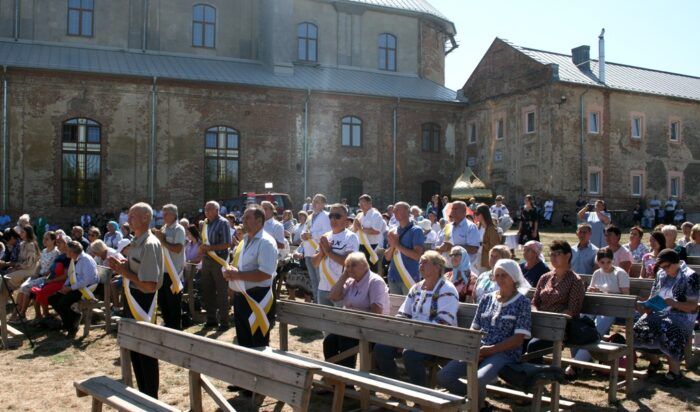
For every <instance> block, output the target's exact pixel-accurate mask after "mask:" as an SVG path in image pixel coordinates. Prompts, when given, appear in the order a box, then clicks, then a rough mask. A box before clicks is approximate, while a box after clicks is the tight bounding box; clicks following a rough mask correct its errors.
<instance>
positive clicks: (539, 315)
mask: <svg viewBox="0 0 700 412" xmlns="http://www.w3.org/2000/svg"><path fill="white" fill-rule="evenodd" d="M405 298H406V297H405V296H402V295H389V299H390V313H391V314H393V315H395V314H396V313H397V312H398V310H399V308H400V307H401V304H402V303H403V301H404V299H405ZM477 308H478V305H475V304H472V303H460V304H459V309H458V311H457V324H458V326H459V327H461V328H470V327H471V324H472V321H473V320H474V316H476V310H477ZM567 318H568V317H567V316H565V315H560V314H557V313H550V312H533V313H532V330H531V331H530V333H531V334H532V337H533V338H539V339H544V340H549V341H552V342H553V343H554V344H553V347H552V349H550V350H547V351H545V353H549V352H552V353H553V359H554V360H553V361H552V365H553V366H560V364H559V361H560V360H561V352H562V347H563V341H564V335H565V333H566V320H567ZM532 358H533V356H532V355H529V356H528V355H524V356H523V360H524V361H527V359H532ZM436 366H437V365H436ZM550 383H551V385H552V389H551V397H546V396H543V389H544V386H545V385H547V384H550ZM533 386H534V387H535V388H536V389H535V392H534V393H532V394H530V393H526V392H523V391H520V390H513V389H508V388H504V387H501V386H497V385H487V386H486V389H487V391H488V392H491V393H496V394H499V395H505V396H509V397H516V398H521V399H526V400H532V410H534V411H538V410H540V408H541V405H542V403H543V402H544V403H549V404H551V409H552V410H559V407H564V408H571V407H573V406H574V403H573V402H570V401H566V400H562V399H560V396H559V383H558V382H549V381H540V382H536V383H535V384H534V385H533Z"/></svg>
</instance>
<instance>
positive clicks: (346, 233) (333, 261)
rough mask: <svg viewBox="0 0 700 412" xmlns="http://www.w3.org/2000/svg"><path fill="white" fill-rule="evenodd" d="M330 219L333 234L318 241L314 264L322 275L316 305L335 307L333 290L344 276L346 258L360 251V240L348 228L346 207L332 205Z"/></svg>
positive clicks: (328, 234)
mask: <svg viewBox="0 0 700 412" xmlns="http://www.w3.org/2000/svg"><path fill="white" fill-rule="evenodd" d="M328 217H329V218H330V221H331V232H330V233H326V234H325V235H323V236H322V237H321V239H320V240H319V241H318V249H317V250H316V254H315V255H314V257H313V260H312V264H313V266H315V267H317V268H318V271H319V275H320V280H319V284H318V294H317V296H316V303H318V304H320V305H328V306H333V305H334V303H333V301H331V299H330V297H329V296H330V291H331V288H333V285H335V284H336V282H337V281H338V279H339V278H340V276H341V275H342V274H343V265H344V264H345V257H346V256H347V255H349V254H350V253H352V252H357V251H359V249H360V240H359V239H358V237H357V235H356V234H355V233H353V232H352V231H350V230H348V229H347V228H346V222H347V218H348V208H347V207H346V206H345V205H342V204H340V203H336V204H334V205H332V206H331V211H330V213H329V214H328Z"/></svg>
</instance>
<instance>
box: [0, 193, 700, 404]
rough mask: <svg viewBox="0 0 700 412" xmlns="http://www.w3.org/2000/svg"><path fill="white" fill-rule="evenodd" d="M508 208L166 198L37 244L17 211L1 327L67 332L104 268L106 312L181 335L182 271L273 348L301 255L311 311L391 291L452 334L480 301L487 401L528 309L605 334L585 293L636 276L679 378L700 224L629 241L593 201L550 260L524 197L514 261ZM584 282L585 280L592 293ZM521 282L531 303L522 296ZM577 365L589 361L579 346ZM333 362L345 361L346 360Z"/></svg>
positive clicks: (140, 373) (645, 309)
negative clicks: (239, 203)
mask: <svg viewBox="0 0 700 412" xmlns="http://www.w3.org/2000/svg"><path fill="white" fill-rule="evenodd" d="M503 200H504V199H503V198H502V197H501V196H498V197H496V202H495V204H493V205H491V206H488V205H486V204H483V203H478V202H476V201H475V200H474V201H470V202H469V204H467V203H465V202H462V201H449V199H448V198H447V197H441V196H439V195H435V196H433V197H432V199H431V201H430V202H429V203H428V205H426V207H425V209H424V210H422V209H421V208H420V207H418V206H415V205H414V206H411V205H410V204H408V203H406V202H397V203H396V204H393V205H389V206H388V207H387V208H386V210H385V211H384V212H383V213H382V212H380V211H379V210H378V209H377V208H376V207H375V206H374V203H373V199H372V197H371V196H370V195H367V194H363V195H362V196H360V197H359V199H357V201H358V204H357V208H356V209H354V208H349V207H348V206H347V204H343V203H336V204H331V205H328V204H327V199H326V197H325V196H324V195H323V194H317V195H315V196H314V197H313V198H309V199H307V201H306V202H305V204H304V206H303V208H302V210H300V211H299V212H298V213H296V218H295V215H294V213H293V212H292V211H290V210H286V211H284V212H283V213H282V214H281V216H279V217H278V216H277V210H278V209H277V206H278V205H275V204H273V203H271V202H268V201H264V202H262V203H261V204H260V205H257V204H250V205H248V206H247V207H246V209H245V210H244V211H242V212H240V211H236V212H238V213H234V212H230V213H229V212H228V211H225V210H222V205H221V204H220V203H219V202H216V201H209V202H207V203H206V205H205V206H204V209H203V213H204V216H203V218H202V219H201V220H195V221H193V222H190V221H189V220H188V219H186V218H183V217H181V216H180V215H179V212H178V208H177V206H176V205H172V204H168V205H164V206H163V207H162V208H161V209H160V210H158V211H156V212H154V210H153V209H152V208H151V206H150V205H148V204H145V203H137V204H135V205H133V206H132V207H131V208H129V209H125V210H123V211H122V212H121V213H120V215H119V218H118V220H109V221H107V222H105V224H104V227H103V228H102V229H100V228H98V227H96V226H92V225H91V222H90V221H89V220H87V219H86V218H85V217H83V218H82V219H81V223H87V224H88V226H87V227H86V228H85V227H83V225H76V226H74V227H72V228H71V230H70V234H67V233H66V232H64V231H63V230H61V229H57V230H49V231H45V233H43V234H42V236H41V242H39V241H38V239H37V236H36V234H35V231H34V229H33V227H32V223H31V221H30V218H29V216H28V215H24V216H22V217H21V218H20V219H19V221H18V222H17V224H16V225H15V226H14V227H10V228H7V229H6V230H5V231H4V232H3V237H2V240H3V241H2V243H0V245H1V246H0V253H1V254H2V260H1V261H0V270H2V273H3V274H4V280H3V281H4V282H5V284H6V285H7V287H8V288H9V289H10V290H12V291H13V292H15V293H16V296H17V309H18V310H17V311H16V312H15V313H14V314H13V316H12V318H11V319H10V321H11V322H25V321H27V320H26V318H25V317H26V314H27V309H28V308H29V306H30V305H31V304H32V302H33V304H34V308H35V309H34V312H35V319H34V320H32V321H31V322H35V323H37V324H39V325H43V326H47V327H50V326H51V324H52V318H51V312H50V310H49V306H50V307H53V309H54V311H55V312H56V313H57V314H58V316H59V319H60V326H61V327H62V328H63V330H65V333H66V334H67V336H69V337H73V336H74V335H75V333H76V331H77V328H78V323H79V321H80V314H79V313H77V312H76V311H75V310H74V308H73V305H74V304H75V303H76V302H78V301H79V300H81V299H94V298H95V294H98V295H99V294H100V290H99V289H100V287H103V285H102V284H101V283H100V282H99V276H100V273H101V271H102V270H104V269H109V270H110V271H111V272H112V273H113V274H114V275H115V276H114V278H112V279H111V281H110V282H108V283H107V284H106V285H105V287H110V288H113V292H114V293H113V294H112V296H113V297H114V301H113V306H114V308H116V310H120V309H119V308H122V309H121V312H120V314H121V315H122V316H124V317H127V318H134V319H137V320H142V321H149V322H155V316H156V307H158V308H159V310H160V313H161V317H162V319H163V324H164V325H165V326H166V327H170V328H174V329H179V330H181V329H182V328H183V309H182V304H181V303H182V302H181V299H182V290H183V287H184V282H185V278H184V276H183V271H184V270H185V267H187V266H189V267H193V268H196V270H197V272H198V274H197V276H196V279H197V280H198V285H199V291H200V293H201V303H202V306H203V308H204V310H205V312H206V323H205V325H204V326H205V327H206V328H217V329H218V330H219V331H222V332H223V331H226V330H228V329H229V328H230V323H231V320H232V321H233V325H234V327H235V330H236V340H237V342H238V344H240V345H243V346H247V347H259V346H267V345H269V339H270V330H271V329H272V328H273V326H274V320H275V299H276V297H275V296H274V291H273V284H274V281H275V277H276V276H277V274H278V272H279V271H280V268H281V267H282V266H283V265H282V263H283V262H290V261H293V262H298V264H296V265H295V266H298V267H296V271H294V270H292V272H290V275H289V276H288V277H287V280H286V281H287V288H288V291H289V297H290V298H291V299H294V298H296V297H301V298H305V299H306V300H307V301H313V302H314V303H316V304H319V305H332V306H337V307H342V308H348V309H354V310H361V311H368V312H373V313H377V314H384V315H388V314H389V294H390V293H392V294H399V295H405V300H404V302H403V304H402V305H401V307H400V309H399V310H398V313H397V314H396V316H399V317H403V318H408V319H413V320H416V321H420V322H429V323H435V324H444V325H456V324H457V310H458V307H459V303H460V302H471V303H475V304H477V305H478V309H477V314H476V316H475V318H474V321H473V322H472V324H471V328H472V329H477V330H481V331H483V332H484V336H483V338H482V347H481V350H480V365H479V371H478V380H479V387H480V390H481V392H482V395H483V393H484V390H485V387H486V385H487V384H489V383H491V382H493V381H494V380H495V379H496V377H497V376H498V372H499V370H500V369H501V368H503V367H504V366H505V365H508V364H509V363H513V362H518V361H519V360H520V357H521V355H522V354H523V353H524V352H534V351H538V350H541V349H545V348H547V347H551V346H552V342H547V341H542V340H538V339H536V338H532V337H531V334H530V329H531V312H532V311H548V312H556V313H563V314H567V315H569V316H571V317H572V319H579V318H581V317H588V318H591V319H592V321H593V323H594V324H595V328H596V330H597V332H598V334H600V336H602V335H604V334H606V333H608V332H609V330H610V328H611V326H612V324H613V322H614V319H613V318H610V317H604V316H596V317H593V316H588V315H585V314H582V313H581V310H582V304H583V299H584V296H585V294H586V292H591V293H608V294H627V293H629V285H630V277H642V278H649V279H654V286H653V289H652V293H651V295H650V296H649V297H648V298H649V300H652V299H661V301H662V302H663V305H664V306H663V308H661V309H658V307H656V306H653V305H645V304H644V302H642V303H641V304H640V305H639V316H638V319H637V321H636V323H635V325H634V337H635V342H634V344H635V347H637V348H646V349H655V350H658V351H660V353H661V354H662V355H664V356H665V357H666V358H667V360H668V364H669V371H668V373H667V374H666V375H665V376H664V378H665V379H666V380H668V381H671V382H673V381H676V380H678V379H680V376H681V375H680V366H679V365H680V362H681V361H682V359H683V353H684V352H683V348H684V347H685V344H686V343H687V339H688V336H689V332H690V331H692V329H693V327H694V325H695V322H696V318H697V304H698V294H699V288H700V281H699V279H698V274H696V273H695V272H694V271H693V270H691V268H690V267H689V266H688V265H687V264H686V263H685V260H686V259H687V257H688V256H700V224H695V225H693V224H692V223H689V222H685V223H682V224H681V225H680V227H681V230H682V236H683V237H682V238H681V239H680V240H679V239H677V236H678V229H677V227H676V226H675V225H673V224H666V225H663V224H662V225H659V226H657V227H655V228H654V230H653V231H652V232H651V233H649V232H648V231H647V232H645V230H644V229H643V228H641V227H639V226H635V227H633V228H632V229H631V230H630V241H629V243H627V244H624V245H623V244H622V243H621V235H622V232H621V229H620V228H619V227H617V226H616V225H615V224H614V223H613V222H612V220H611V217H610V214H609V213H607V212H606V209H605V203H604V201H603V200H598V201H596V202H595V203H594V205H592V206H589V205H588V204H586V205H585V206H583V207H582V208H581V210H580V211H579V212H578V219H579V222H580V223H579V224H578V227H577V230H576V236H577V238H578V242H577V243H575V244H573V245H572V244H569V243H568V242H567V241H565V240H555V241H553V242H551V244H550V245H548V246H549V252H548V253H549V263H547V262H546V260H545V256H544V254H543V253H544V250H545V247H544V245H543V244H542V243H541V242H540V236H539V230H540V227H539V224H540V221H541V220H540V218H539V217H538V213H537V208H536V207H535V206H534V203H533V200H532V197H530V196H526V197H525V199H524V202H523V206H522V207H521V210H520V212H519V214H520V219H519V224H518V242H519V243H520V244H521V245H522V256H523V259H522V261H520V262H518V261H516V260H514V258H515V256H514V250H512V248H509V247H507V246H505V245H504V244H503V243H504V230H507V228H508V227H510V225H512V219H510V214H509V212H508V209H507V207H506V206H505V205H504V204H503ZM552 207H553V206H552ZM353 209H354V210H353ZM353 212H355V213H353ZM156 216H159V218H158V219H156ZM509 219H510V222H508V220H509ZM550 219H551V215H550ZM504 225H505V226H507V227H505V229H504ZM103 232H104V234H103ZM647 233H648V246H647V244H646V242H645V240H644V237H645V235H646V234H647ZM40 245H41V246H40ZM293 266H294V265H293ZM634 268H639V269H638V270H637V271H636V272H635V270H634ZM379 273H382V274H386V276H385V277H383V276H381V275H380V274H379ZM579 274H591V275H592V279H591V282H590V284H589V285H588V286H587V287H586V286H584V283H583V281H582V279H581V277H580V276H579ZM530 289H534V294H533V296H532V298H528V297H527V295H528V292H529V291H530ZM231 309H233V316H232V318H231ZM53 322H54V324H55V322H56V321H55V320H54V321H53ZM356 345H357V341H355V340H353V339H351V338H347V337H343V336H338V335H333V334H329V335H327V336H325V337H324V341H323V351H324V356H325V357H326V359H330V358H332V357H335V356H336V355H338V354H340V353H343V352H345V351H346V350H347V349H349V348H352V347H354V346H356ZM373 356H374V359H375V361H376V365H377V367H378V369H379V372H380V373H382V374H384V375H386V376H389V377H398V371H397V365H396V361H395V359H396V358H397V357H399V356H401V357H402V358H403V363H404V365H405V368H406V371H407V373H408V377H409V379H410V381H411V382H412V383H415V384H418V385H425V384H426V383H427V382H426V381H427V369H426V368H427V366H426V365H427V363H428V361H431V360H433V357H432V356H430V355H426V354H422V353H418V352H416V351H412V350H409V349H404V348H396V347H388V346H384V345H375V346H374V349H373ZM574 356H575V358H576V359H577V360H582V361H589V360H590V359H591V355H590V354H589V353H587V352H586V351H585V350H579V351H575V353H574ZM132 360H133V364H134V371H135V376H136V378H137V383H138V386H139V389H140V390H141V391H142V392H144V393H147V394H149V395H151V396H155V397H157V393H158V362H157V360H155V359H153V358H151V357H148V356H144V355H141V354H137V353H133V354H132ZM651 361H652V362H651V366H650V367H649V369H650V371H652V372H656V371H658V370H659V368H660V363H659V361H658V358H657V357H652V359H651ZM340 362H341V364H343V365H345V366H348V367H354V366H355V359H354V358H353V357H350V358H347V359H344V360H342V361H340ZM465 371H466V369H465V367H464V364H463V363H461V362H459V361H451V362H449V363H448V364H447V365H445V366H444V367H442V369H441V370H440V372H439V373H438V376H437V378H438V383H439V384H440V385H441V386H442V387H444V388H447V389H448V390H449V391H451V392H453V393H456V394H461V395H464V394H465V393H466V386H465V385H464V384H463V383H462V382H461V381H460V378H462V377H464V375H465ZM577 373H578V371H577V370H576V369H575V368H571V367H569V368H568V369H567V370H566V374H567V376H568V377H569V378H571V379H576V376H577ZM234 389H235V388H234ZM480 400H481V401H482V402H483V396H481V397H480ZM482 406H484V407H487V406H486V405H485V404H482Z"/></svg>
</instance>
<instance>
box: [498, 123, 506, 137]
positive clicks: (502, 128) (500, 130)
mask: <svg viewBox="0 0 700 412" xmlns="http://www.w3.org/2000/svg"><path fill="white" fill-rule="evenodd" d="M505 136H506V120H505V119H504V118H500V119H497V120H496V140H501V139H503V138H504V137H505Z"/></svg>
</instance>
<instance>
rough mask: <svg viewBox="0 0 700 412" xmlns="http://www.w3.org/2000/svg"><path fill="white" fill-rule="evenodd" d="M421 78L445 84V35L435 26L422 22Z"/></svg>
mask: <svg viewBox="0 0 700 412" xmlns="http://www.w3.org/2000/svg"><path fill="white" fill-rule="evenodd" d="M419 24H420V45H419V47H420V69H419V70H420V72H419V73H420V76H421V77H423V78H425V79H429V80H432V81H434V82H435V83H438V84H443V85H444V84H445V35H444V34H443V33H442V32H441V31H440V30H439V29H438V28H437V27H436V26H435V25H434V24H431V23H429V22H427V21H425V20H421V21H420V23H419Z"/></svg>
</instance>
